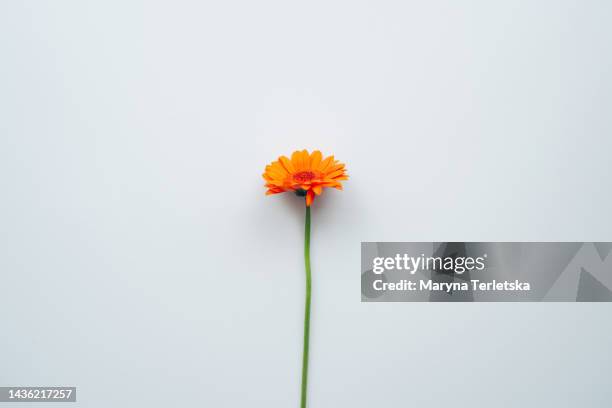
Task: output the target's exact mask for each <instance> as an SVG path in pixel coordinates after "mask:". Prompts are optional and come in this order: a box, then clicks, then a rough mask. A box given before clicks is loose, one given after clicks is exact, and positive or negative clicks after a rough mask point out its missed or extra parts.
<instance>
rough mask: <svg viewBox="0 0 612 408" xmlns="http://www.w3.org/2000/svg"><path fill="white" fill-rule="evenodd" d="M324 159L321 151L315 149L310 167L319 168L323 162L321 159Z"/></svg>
mask: <svg viewBox="0 0 612 408" xmlns="http://www.w3.org/2000/svg"><path fill="white" fill-rule="evenodd" d="M322 159H323V155H322V154H321V152H320V151H318V150H315V151H314V152H312V154H311V155H310V168H311V169H313V170H317V169H318V168H319V165H320V164H321V160H322Z"/></svg>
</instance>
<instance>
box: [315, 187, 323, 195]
mask: <svg viewBox="0 0 612 408" xmlns="http://www.w3.org/2000/svg"><path fill="white" fill-rule="evenodd" d="M312 191H314V192H315V194H316V195H321V193H322V192H323V187H321V186H314V187H312Z"/></svg>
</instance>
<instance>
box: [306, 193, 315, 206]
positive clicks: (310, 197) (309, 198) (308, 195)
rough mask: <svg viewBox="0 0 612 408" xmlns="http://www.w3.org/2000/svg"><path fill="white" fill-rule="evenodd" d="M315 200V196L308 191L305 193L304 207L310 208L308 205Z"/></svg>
mask: <svg viewBox="0 0 612 408" xmlns="http://www.w3.org/2000/svg"><path fill="white" fill-rule="evenodd" d="M314 198H315V194H314V192H313V191H312V190H308V191H307V192H306V206H307V207H310V204H312V202H313V201H314Z"/></svg>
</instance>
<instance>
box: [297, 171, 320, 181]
mask: <svg viewBox="0 0 612 408" xmlns="http://www.w3.org/2000/svg"><path fill="white" fill-rule="evenodd" d="M313 178H315V174H314V173H313V172H312V171H300V172H299V173H295V174H294V175H293V180H294V181H297V182H298V183H304V182H306V181H310V180H312V179H313Z"/></svg>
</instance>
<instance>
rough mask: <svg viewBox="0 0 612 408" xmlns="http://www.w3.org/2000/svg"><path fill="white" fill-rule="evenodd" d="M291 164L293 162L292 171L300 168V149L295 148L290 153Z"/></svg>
mask: <svg viewBox="0 0 612 408" xmlns="http://www.w3.org/2000/svg"><path fill="white" fill-rule="evenodd" d="M291 164H293V169H294V171H300V170H302V152H301V151H299V150H296V151H295V152H293V154H292V155H291Z"/></svg>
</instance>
